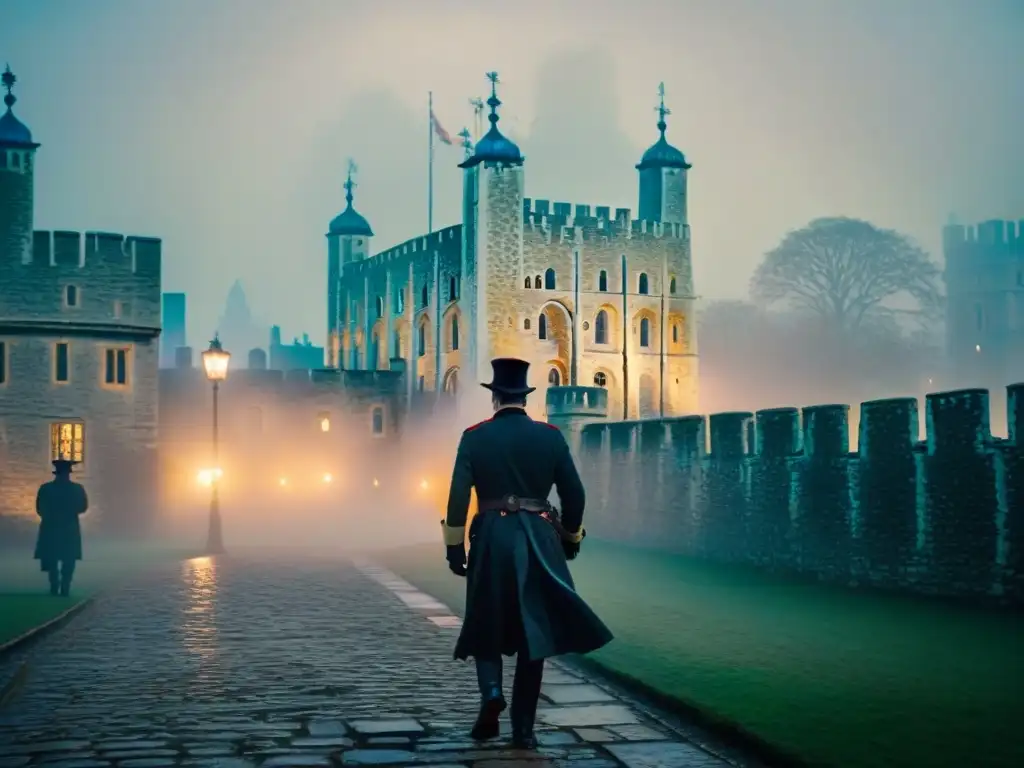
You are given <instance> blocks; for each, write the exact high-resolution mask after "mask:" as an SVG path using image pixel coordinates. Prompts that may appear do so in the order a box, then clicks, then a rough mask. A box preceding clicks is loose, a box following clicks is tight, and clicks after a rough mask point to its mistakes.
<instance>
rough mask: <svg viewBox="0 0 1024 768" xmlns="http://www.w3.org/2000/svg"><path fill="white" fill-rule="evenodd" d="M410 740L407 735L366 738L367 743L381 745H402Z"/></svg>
mask: <svg viewBox="0 0 1024 768" xmlns="http://www.w3.org/2000/svg"><path fill="white" fill-rule="evenodd" d="M410 742H411V739H410V738H409V737H408V736H371V737H370V738H368V739H367V740H366V743H367V744H371V745H373V746H381V747H402V746H405V745H407V744H409V743H410Z"/></svg>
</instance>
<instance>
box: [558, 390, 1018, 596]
mask: <svg viewBox="0 0 1024 768" xmlns="http://www.w3.org/2000/svg"><path fill="white" fill-rule="evenodd" d="M1007 402H1008V405H1007V410H1008V414H1009V422H1010V423H1009V438H1008V439H1006V440H1001V439H998V438H994V437H993V436H992V434H991V431H990V425H989V393H988V391H987V390H982V389H969V390H960V391H955V392H940V393H935V394H930V395H928V396H927V397H926V399H925V417H926V424H925V434H926V438H925V439H924V440H919V437H918V436H919V407H918V402H917V400H916V399H914V398H897V399H890V400H876V401H872V402H866V403H863V404H862V405H861V406H860V419H859V424H860V434H859V441H858V446H859V451H857V452H850V435H849V423H850V419H849V416H850V414H849V411H850V407H849V406H847V405H817V406H811V407H806V408H803V409H797V408H776V409H771V410H764V411H759V412H757V413H718V414H713V415H711V416H710V417H707V418H705V417H703V416H686V417H682V418H673V419H662V420H647V421H631V422H615V423H604V422H602V421H600V420H594V419H590V423H587V424H586V425H584V426H583V427H582V428H581V429H578V430H575V433H576V434H578V438H575V439H573V443H574V447H575V448H576V450H577V451H578V454H579V463H580V470H581V473H582V474H583V476H584V479H585V481H586V483H587V487H588V490H589V494H588V506H587V518H586V519H587V527H588V530H589V531H590V532H591V534H592V535H594V536H598V537H601V538H605V539H615V540H619V541H626V542H630V543H634V544H638V545H645V546H654V547H659V548H669V549H672V550H675V551H679V552H682V553H686V554H689V555H693V556H698V557H704V558H708V559H713V560H718V561H725V562H733V563H739V564H747V565H752V566H757V567H763V568H766V569H771V570H774V571H784V572H793V573H799V574H805V575H808V576H811V577H814V578H817V579H820V580H823V581H829V582H834V583H839V584H845V585H848V586H864V585H868V586H875V587H881V588H887V589H898V590H905V591H913V592H921V593H928V594H935V595H944V596H961V597H972V598H976V599H995V600H998V601H1000V602H1004V603H1010V604H1013V605H1018V606H1019V605H1024V428H1021V427H1020V425H1021V424H1024V384H1015V385H1012V386H1010V387H1008V388H1007ZM569 421H570V422H571V419H569ZM560 426H566V425H561V424H560ZM569 426H571V425H569ZM569 434H570V435H572V434H573V431H572V430H569Z"/></svg>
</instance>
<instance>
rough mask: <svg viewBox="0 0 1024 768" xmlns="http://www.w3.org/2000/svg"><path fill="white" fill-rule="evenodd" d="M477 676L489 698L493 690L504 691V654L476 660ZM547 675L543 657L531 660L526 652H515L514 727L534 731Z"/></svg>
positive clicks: (513, 687) (484, 693)
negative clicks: (502, 685)
mask: <svg viewBox="0 0 1024 768" xmlns="http://www.w3.org/2000/svg"><path fill="white" fill-rule="evenodd" d="M475 661H476V679H477V683H478V684H479V686H480V695H481V696H483V697H484V698H487V697H488V696H489V694H490V692H491V691H493V690H494V689H495V688H497V689H498V690H499V691H500V690H501V668H502V664H501V657H500V656H499V657H498V658H497V659H476V660H475ZM543 678H544V659H537V660H536V661H530V660H529V659H527V658H526V656H525V655H523V654H521V653H520V654H517V655H516V676H515V680H514V682H513V683H512V711H511V713H510V714H511V716H512V728H513V730H523V731H532V730H533V721H534V718H535V717H536V716H537V702H538V701H539V700H540V687H541V682H542V680H543Z"/></svg>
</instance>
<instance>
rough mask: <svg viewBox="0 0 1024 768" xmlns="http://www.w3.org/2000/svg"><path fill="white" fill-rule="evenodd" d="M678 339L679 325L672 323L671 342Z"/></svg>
mask: <svg viewBox="0 0 1024 768" xmlns="http://www.w3.org/2000/svg"><path fill="white" fill-rule="evenodd" d="M677 341H679V326H678V325H676V324H675V323H672V343H673V344H674V343H676V342H677Z"/></svg>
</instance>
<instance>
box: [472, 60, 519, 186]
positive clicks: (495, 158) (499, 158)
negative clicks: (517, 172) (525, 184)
mask: <svg viewBox="0 0 1024 768" xmlns="http://www.w3.org/2000/svg"><path fill="white" fill-rule="evenodd" d="M487 78H488V79H489V80H490V81H491V98H489V99H488V100H487V106H489V107H490V108H491V114H490V115H488V116H487V119H488V121H489V122H490V123H491V127H490V130H488V131H487V133H486V134H485V135H484V137H483V138H482V139H480V141H478V142H477V143H476V148H475V150H474V152H473V156H472V157H470V158H468V159H467V160H465V161H464V162H462V163H459V167H460V168H472V167H473V166H475V165H479V164H480V163H503V164H505V165H522V164H523V153H522V152H520V151H519V147H518V146H516V143H515V142H514V141H512V140H511V139H508V138H506V137H505V136H504V135H503V134H502V132H501V131H499V130H498V107H500V106H501V101H500V100H499V99H498V93H497V90H498V89H497V85H498V73H497V72H491V73H489V74H488V75H487Z"/></svg>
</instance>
